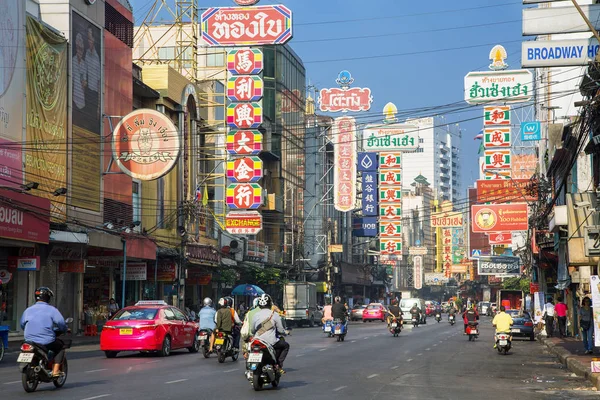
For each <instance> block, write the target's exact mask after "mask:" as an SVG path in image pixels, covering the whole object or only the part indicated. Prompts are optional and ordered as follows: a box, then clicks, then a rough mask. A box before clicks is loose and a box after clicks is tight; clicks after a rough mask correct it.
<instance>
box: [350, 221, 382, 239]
mask: <svg viewBox="0 0 600 400" xmlns="http://www.w3.org/2000/svg"><path fill="white" fill-rule="evenodd" d="M352 235H354V236H357V237H376V236H377V217H364V218H354V219H353V220H352Z"/></svg>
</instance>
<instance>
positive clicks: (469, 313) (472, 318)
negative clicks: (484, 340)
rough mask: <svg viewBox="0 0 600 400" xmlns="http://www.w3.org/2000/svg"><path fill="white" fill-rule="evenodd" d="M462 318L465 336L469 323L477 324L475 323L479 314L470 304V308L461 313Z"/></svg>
mask: <svg viewBox="0 0 600 400" xmlns="http://www.w3.org/2000/svg"><path fill="white" fill-rule="evenodd" d="M462 317H463V322H464V324H465V333H464V334H465V335H466V334H467V326H469V322H471V323H475V324H476V323H477V321H479V313H478V312H477V309H476V308H475V305H474V304H471V306H470V307H469V308H468V309H467V310H466V311H465V312H464V313H463V315H462Z"/></svg>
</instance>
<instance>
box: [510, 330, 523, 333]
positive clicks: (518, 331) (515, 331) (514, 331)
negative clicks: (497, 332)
mask: <svg viewBox="0 0 600 400" xmlns="http://www.w3.org/2000/svg"><path fill="white" fill-rule="evenodd" d="M510 331H511V332H513V333H521V330H520V329H511V330H510Z"/></svg>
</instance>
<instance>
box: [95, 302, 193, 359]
mask: <svg viewBox="0 0 600 400" xmlns="http://www.w3.org/2000/svg"><path fill="white" fill-rule="evenodd" d="M198 331H199V327H198V324H197V323H196V322H194V321H192V320H190V319H189V318H188V317H186V316H185V314H184V313H183V312H182V311H181V310H180V309H178V308H177V307H173V306H170V305H168V304H167V303H165V302H164V301H162V300H159V301H140V302H138V303H136V305H135V306H130V307H125V308H123V309H121V310H119V311H118V312H117V313H116V314H115V315H114V317H112V318H111V319H110V320H109V321H107V322H106V324H105V325H104V327H103V329H102V333H101V334H100V350H101V351H103V352H104V354H105V355H106V357H107V358H114V357H116V356H117V354H118V353H119V352H122V351H140V352H158V353H159V354H160V355H161V356H163V357H166V356H168V355H170V354H171V351H172V350H177V349H188V350H189V351H190V352H191V353H197V352H198V351H199V350H200V342H199V340H198Z"/></svg>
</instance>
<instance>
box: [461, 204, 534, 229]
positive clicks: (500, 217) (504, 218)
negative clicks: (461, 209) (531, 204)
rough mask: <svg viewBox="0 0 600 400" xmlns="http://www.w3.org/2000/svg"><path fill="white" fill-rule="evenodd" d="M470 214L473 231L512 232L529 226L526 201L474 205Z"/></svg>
mask: <svg viewBox="0 0 600 400" xmlns="http://www.w3.org/2000/svg"><path fill="white" fill-rule="evenodd" d="M471 215H472V231H473V232H512V231H526V230H527V229H528V228H529V212H528V208H527V204H526V203H514V204H490V205H474V206H472V207H471Z"/></svg>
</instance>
